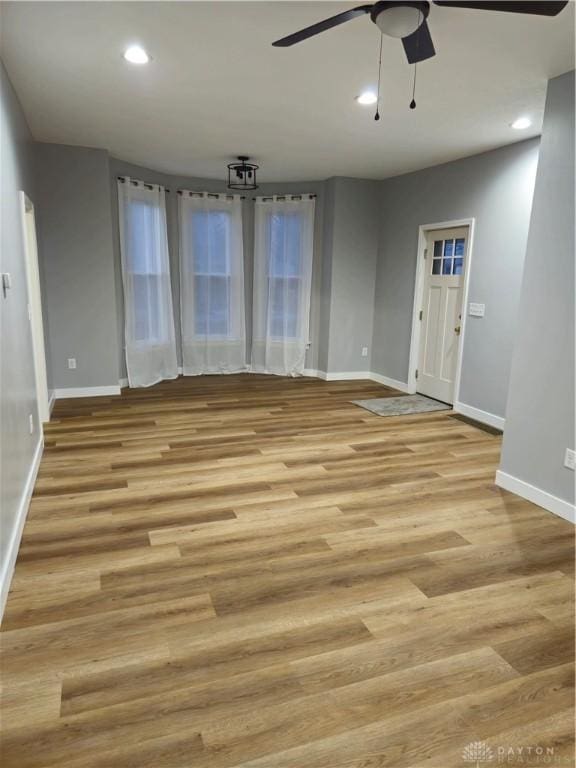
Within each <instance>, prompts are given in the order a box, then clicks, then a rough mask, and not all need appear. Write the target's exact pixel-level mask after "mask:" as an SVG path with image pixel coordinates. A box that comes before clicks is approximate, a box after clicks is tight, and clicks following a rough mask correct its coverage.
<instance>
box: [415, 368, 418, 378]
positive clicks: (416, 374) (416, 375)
mask: <svg viewBox="0 0 576 768" xmlns="http://www.w3.org/2000/svg"><path fill="white" fill-rule="evenodd" d="M414 378H415V379H417V378H418V368H416V373H415V374H414Z"/></svg>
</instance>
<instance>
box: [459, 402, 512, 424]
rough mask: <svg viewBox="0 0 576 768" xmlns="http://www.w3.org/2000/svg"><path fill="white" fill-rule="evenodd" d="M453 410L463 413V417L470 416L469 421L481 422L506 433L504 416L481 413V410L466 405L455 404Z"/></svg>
mask: <svg viewBox="0 0 576 768" xmlns="http://www.w3.org/2000/svg"><path fill="white" fill-rule="evenodd" d="M453 408H454V413H461V414H462V416H468V418H469V419H474V420H475V421H480V422H482V424H488V426H490V427H495V428H496V429H501V430H502V431H504V426H505V425H506V419H503V418H502V416H496V414H494V413H489V412H488V411H481V410H480V408H474V407H473V406H471V405H466V403H454V405H453Z"/></svg>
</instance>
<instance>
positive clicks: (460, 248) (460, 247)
mask: <svg viewBox="0 0 576 768" xmlns="http://www.w3.org/2000/svg"><path fill="white" fill-rule="evenodd" d="M465 242H466V241H465V240H464V238H463V237H459V238H458V239H457V240H456V245H455V247H454V256H464V243H465Z"/></svg>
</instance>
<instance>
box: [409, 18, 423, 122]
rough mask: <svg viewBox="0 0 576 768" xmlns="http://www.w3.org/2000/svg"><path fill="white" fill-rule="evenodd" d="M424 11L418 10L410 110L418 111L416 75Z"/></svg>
mask: <svg viewBox="0 0 576 768" xmlns="http://www.w3.org/2000/svg"><path fill="white" fill-rule="evenodd" d="M422 22H423V19H422V11H421V10H420V9H418V34H417V36H416V61H415V62H414V80H413V81H412V101H411V102H410V109H416V99H415V98H414V97H415V96H416V74H417V71H418V60H419V58H418V53H419V51H420V30H421V29H422Z"/></svg>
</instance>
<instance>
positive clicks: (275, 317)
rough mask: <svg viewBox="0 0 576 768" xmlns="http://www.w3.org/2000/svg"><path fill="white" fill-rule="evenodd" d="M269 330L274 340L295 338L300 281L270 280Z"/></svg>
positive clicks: (287, 279)
mask: <svg viewBox="0 0 576 768" xmlns="http://www.w3.org/2000/svg"><path fill="white" fill-rule="evenodd" d="M271 283H272V284H271V290H270V330H271V335H272V336H273V337H274V338H290V339H294V338H296V337H297V335H298V334H297V332H298V302H299V295H300V279H299V278H294V277H288V278H284V277H273V278H271Z"/></svg>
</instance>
